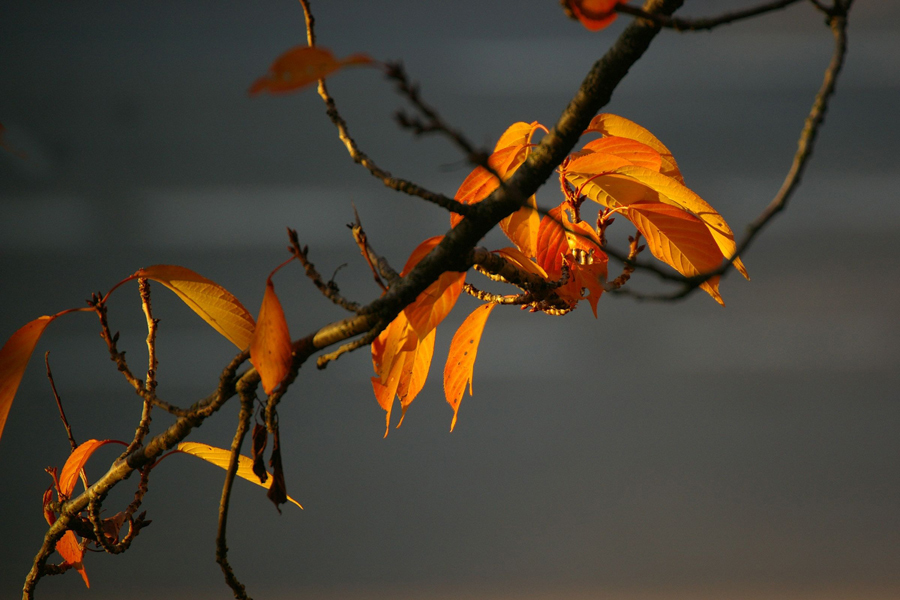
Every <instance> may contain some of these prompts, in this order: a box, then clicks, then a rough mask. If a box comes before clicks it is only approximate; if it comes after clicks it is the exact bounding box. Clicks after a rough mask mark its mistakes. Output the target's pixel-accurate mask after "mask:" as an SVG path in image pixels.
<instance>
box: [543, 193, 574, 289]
mask: <svg viewBox="0 0 900 600" xmlns="http://www.w3.org/2000/svg"><path fill="white" fill-rule="evenodd" d="M562 212H563V207H562V206H557V207H556V208H553V209H550V210H549V211H548V213H549V214H548V215H547V216H545V217H544V218H543V219H541V226H540V228H539V230H538V253H537V256H536V257H535V258H536V259H537V264H538V266H540V267H541V268H542V269H544V271H545V272H546V273H547V277H549V278H550V279H559V277H560V275H562V263H563V257H564V256H565V255H566V254H568V252H569V242H568V240H567V239H566V230H565V229H564V228H563V226H562V225H561V224H560V221H563V219H564V217H563V216H562Z"/></svg>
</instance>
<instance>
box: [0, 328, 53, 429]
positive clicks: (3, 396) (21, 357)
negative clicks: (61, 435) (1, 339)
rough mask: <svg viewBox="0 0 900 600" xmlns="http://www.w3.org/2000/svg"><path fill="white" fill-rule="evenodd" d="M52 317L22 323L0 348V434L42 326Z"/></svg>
mask: <svg viewBox="0 0 900 600" xmlns="http://www.w3.org/2000/svg"><path fill="white" fill-rule="evenodd" d="M54 318H56V317H55V316H54V317H48V316H43V317H39V318H37V319H35V320H34V321H31V322H30V323H28V324H26V325H24V326H23V327H22V328H20V329H19V330H18V331H16V332H15V333H14V334H12V336H11V337H10V338H9V339H8V340H6V343H5V344H3V348H2V349H0V436H2V435H3V428H4V426H5V425H6V419H7V417H8V416H9V409H10V407H12V402H13V399H14V398H15V397H16V391H17V390H18V389H19V384H20V383H21V382H22V376H23V375H24V374H25V367H27V366H28V360H29V359H30V358H31V354H32V352H34V347H35V346H36V345H37V343H38V340H39V339H41V334H43V333H44V328H46V327H47V325H49V324H50V321H52V320H53V319H54Z"/></svg>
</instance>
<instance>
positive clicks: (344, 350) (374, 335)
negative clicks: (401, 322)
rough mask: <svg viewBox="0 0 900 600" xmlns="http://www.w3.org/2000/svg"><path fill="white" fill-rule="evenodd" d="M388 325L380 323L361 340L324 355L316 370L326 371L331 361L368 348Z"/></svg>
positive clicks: (360, 338) (317, 361)
mask: <svg viewBox="0 0 900 600" xmlns="http://www.w3.org/2000/svg"><path fill="white" fill-rule="evenodd" d="M387 325H388V324H387V323H385V322H383V321H379V322H378V323H376V324H375V327H374V328H372V330H371V331H369V332H367V333H366V334H365V335H363V336H362V337H359V338H357V339H355V340H353V341H352V342H348V343H346V344H344V345H342V346H340V347H339V348H338V349H337V350H335V351H334V352H329V353H328V354H323V355H322V356H320V357H319V358H318V360H316V368H318V369H324V368H325V367H327V366H328V363H330V362H331V361H334V360H337V359H338V358H340V357H341V356H342V355H344V354H346V353H348V352H353V351H354V350H357V349H359V348H362V347H364V346H368V345H369V344H371V343H372V342H373V341H375V338H377V337H378V334H380V333H381V331H382V330H383V329H384V328H385V327H387Z"/></svg>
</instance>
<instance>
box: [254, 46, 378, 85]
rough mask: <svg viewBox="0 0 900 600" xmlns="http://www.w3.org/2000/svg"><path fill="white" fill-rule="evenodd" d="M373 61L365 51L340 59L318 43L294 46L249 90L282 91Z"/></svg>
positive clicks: (276, 60)
mask: <svg viewBox="0 0 900 600" xmlns="http://www.w3.org/2000/svg"><path fill="white" fill-rule="evenodd" d="M373 62H374V61H373V60H372V59H371V58H369V57H368V56H366V55H365V54H353V55H350V56H348V57H346V58H342V59H340V60H338V59H336V58H335V57H334V55H333V54H332V53H331V51H330V50H328V49H326V48H320V47H318V46H297V47H295V48H291V49H290V50H288V51H287V52H285V53H284V54H282V55H281V56H279V57H278V58H276V59H275V61H274V62H273V63H272V66H270V67H269V72H268V73H266V74H265V75H264V76H263V77H260V78H259V79H257V80H256V81H255V82H254V83H253V85H251V86H250V89H249V91H248V93H249V94H250V95H251V96H255V95H257V94H260V93H262V92H269V93H270V94H285V93H288V92H293V91H296V90H299V89H301V88H303V87H306V86H307V85H310V84H312V83H315V82H316V81H318V80H320V79H325V78H326V77H328V76H329V75H331V74H332V73H334V72H336V71H338V70H339V69H341V68H342V67H346V66H350V65H369V64H372V63H373Z"/></svg>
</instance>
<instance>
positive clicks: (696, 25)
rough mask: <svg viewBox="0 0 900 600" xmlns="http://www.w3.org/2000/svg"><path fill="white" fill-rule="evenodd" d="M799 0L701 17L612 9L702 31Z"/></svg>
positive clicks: (670, 26) (624, 6) (776, 1)
mask: <svg viewBox="0 0 900 600" xmlns="http://www.w3.org/2000/svg"><path fill="white" fill-rule="evenodd" d="M799 1H800V0H774V1H773V2H766V3H764V4H760V5H758V6H753V7H751V8H746V9H743V10H736V11H733V12H727V13H725V14H722V15H719V16H718V17H707V18H701V19H682V18H679V17H670V16H666V15H661V14H659V13H655V12H650V11H646V10H644V9H641V8H638V7H636V6H630V5H628V4H616V6H615V8H614V9H613V10H615V12H617V13H622V14H626V15H631V16H633V17H638V18H641V19H646V20H648V21H650V22H652V23H655V24H656V25H658V26H660V27H665V28H667V29H674V30H675V31H704V30H710V29H713V28H715V27H718V26H719V25H727V24H729V23H734V22H735V21H740V20H743V19H749V18H751V17H756V16H759V15H762V14H765V13H768V12H772V11H774V10H781V9H782V8H786V7H788V6H790V5H791V4H795V3H797V2H799Z"/></svg>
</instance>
